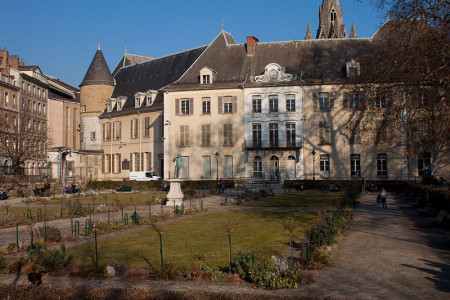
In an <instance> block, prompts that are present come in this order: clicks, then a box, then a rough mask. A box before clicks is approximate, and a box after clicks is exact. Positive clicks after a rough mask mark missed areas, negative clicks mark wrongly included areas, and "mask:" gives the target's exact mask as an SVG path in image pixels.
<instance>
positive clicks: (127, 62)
mask: <svg viewBox="0 0 450 300" xmlns="http://www.w3.org/2000/svg"><path fill="white" fill-rule="evenodd" d="M152 59H153V57H149V56H143V55H136V54H130V53H125V55H124V56H123V57H122V59H121V60H120V61H119V63H118V64H117V66H116V68H115V69H114V71H113V72H112V76H113V77H114V76H116V74H117V72H119V70H120V69H121V68H123V67H126V66H131V65H134V64H138V63H141V62H145V61H149V60H152Z"/></svg>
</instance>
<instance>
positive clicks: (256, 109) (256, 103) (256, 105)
mask: <svg viewBox="0 0 450 300" xmlns="http://www.w3.org/2000/svg"><path fill="white" fill-rule="evenodd" d="M252 103H253V108H252V113H261V96H253V97H252Z"/></svg>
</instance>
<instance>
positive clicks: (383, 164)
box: [377, 153, 388, 179]
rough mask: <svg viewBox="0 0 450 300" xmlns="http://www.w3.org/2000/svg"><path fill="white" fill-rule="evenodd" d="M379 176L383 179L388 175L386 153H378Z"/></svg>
mask: <svg viewBox="0 0 450 300" xmlns="http://www.w3.org/2000/svg"><path fill="white" fill-rule="evenodd" d="M377 177H378V178H383V179H384V178H387V177H388V173H387V154H386V153H378V154H377Z"/></svg>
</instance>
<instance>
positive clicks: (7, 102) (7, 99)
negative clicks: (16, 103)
mask: <svg viewBox="0 0 450 300" xmlns="http://www.w3.org/2000/svg"><path fill="white" fill-rule="evenodd" d="M5 105H9V93H8V92H6V91H5Z"/></svg>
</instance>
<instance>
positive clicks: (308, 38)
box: [305, 22, 312, 40]
mask: <svg viewBox="0 0 450 300" xmlns="http://www.w3.org/2000/svg"><path fill="white" fill-rule="evenodd" d="M311 39H312V34H311V25H310V24H309V22H308V28H307V29H306V36H305V40H311Z"/></svg>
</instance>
